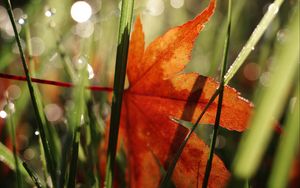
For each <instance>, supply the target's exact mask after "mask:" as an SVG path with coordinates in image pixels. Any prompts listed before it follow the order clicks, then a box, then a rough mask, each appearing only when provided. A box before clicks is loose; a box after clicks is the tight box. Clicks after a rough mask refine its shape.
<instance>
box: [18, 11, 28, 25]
mask: <svg viewBox="0 0 300 188" xmlns="http://www.w3.org/2000/svg"><path fill="white" fill-rule="evenodd" d="M26 21H27V15H26V14H24V15H22V16H21V17H20V18H19V19H18V24H20V25H24V24H26Z"/></svg>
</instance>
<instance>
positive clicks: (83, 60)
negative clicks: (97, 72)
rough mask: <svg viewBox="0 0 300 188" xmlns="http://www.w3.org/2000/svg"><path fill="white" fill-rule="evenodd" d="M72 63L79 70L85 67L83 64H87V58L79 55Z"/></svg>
mask: <svg viewBox="0 0 300 188" xmlns="http://www.w3.org/2000/svg"><path fill="white" fill-rule="evenodd" d="M74 64H75V67H76V68H77V69H78V70H81V69H83V68H85V66H86V64H87V59H86V58H85V57H84V56H81V57H79V58H78V59H77V60H75V61H74Z"/></svg>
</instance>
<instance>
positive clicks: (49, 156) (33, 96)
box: [5, 0, 56, 178]
mask: <svg viewBox="0 0 300 188" xmlns="http://www.w3.org/2000/svg"><path fill="white" fill-rule="evenodd" d="M5 5H6V9H7V13H8V15H9V19H10V21H11V24H12V26H13V30H14V34H15V39H16V41H17V45H18V49H19V52H20V55H21V62H22V66H23V69H24V73H25V75H26V80H27V86H28V89H29V93H30V97H31V101H32V104H33V108H34V112H35V117H36V120H37V123H38V127H39V132H40V136H41V139H42V143H43V149H44V150H45V157H46V159H47V168H48V170H49V172H50V174H51V177H52V178H55V174H56V173H55V164H54V158H53V156H52V152H51V151H50V146H49V143H48V141H47V138H46V133H45V130H44V127H43V125H44V124H43V119H45V117H44V116H43V113H40V110H39V104H38V102H37V100H38V99H37V97H36V93H35V89H34V86H33V84H32V82H31V78H30V73H29V70H28V67H27V64H26V59H25V54H24V50H23V48H22V46H21V39H20V36H19V34H18V31H17V27H16V23H15V18H14V15H13V12H12V6H11V3H10V0H6V1H5ZM41 116H43V117H41Z"/></svg>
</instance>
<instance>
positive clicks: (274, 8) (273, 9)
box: [268, 3, 279, 15]
mask: <svg viewBox="0 0 300 188" xmlns="http://www.w3.org/2000/svg"><path fill="white" fill-rule="evenodd" d="M278 10H279V7H278V5H277V4H275V3H272V4H270V5H269V7H268V11H271V12H272V13H273V14H274V15H275V14H277V12H278Z"/></svg>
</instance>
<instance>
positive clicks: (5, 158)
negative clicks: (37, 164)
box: [0, 142, 29, 178]
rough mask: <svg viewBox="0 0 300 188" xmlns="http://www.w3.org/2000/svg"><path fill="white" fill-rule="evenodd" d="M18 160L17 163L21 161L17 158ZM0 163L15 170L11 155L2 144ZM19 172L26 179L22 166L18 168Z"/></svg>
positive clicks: (26, 175) (0, 146)
mask: <svg viewBox="0 0 300 188" xmlns="http://www.w3.org/2000/svg"><path fill="white" fill-rule="evenodd" d="M18 160H19V162H20V161H21V160H20V159H19V158H18ZM0 161H1V162H3V163H4V164H6V165H7V166H8V167H9V168H10V169H12V170H16V168H15V160H14V155H13V153H12V152H11V151H10V150H9V149H8V148H7V147H6V146H5V145H4V144H2V142H0ZM20 172H21V174H22V175H23V176H24V177H28V174H27V172H26V170H25V168H24V167H23V166H20ZM28 178H29V177H28Z"/></svg>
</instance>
